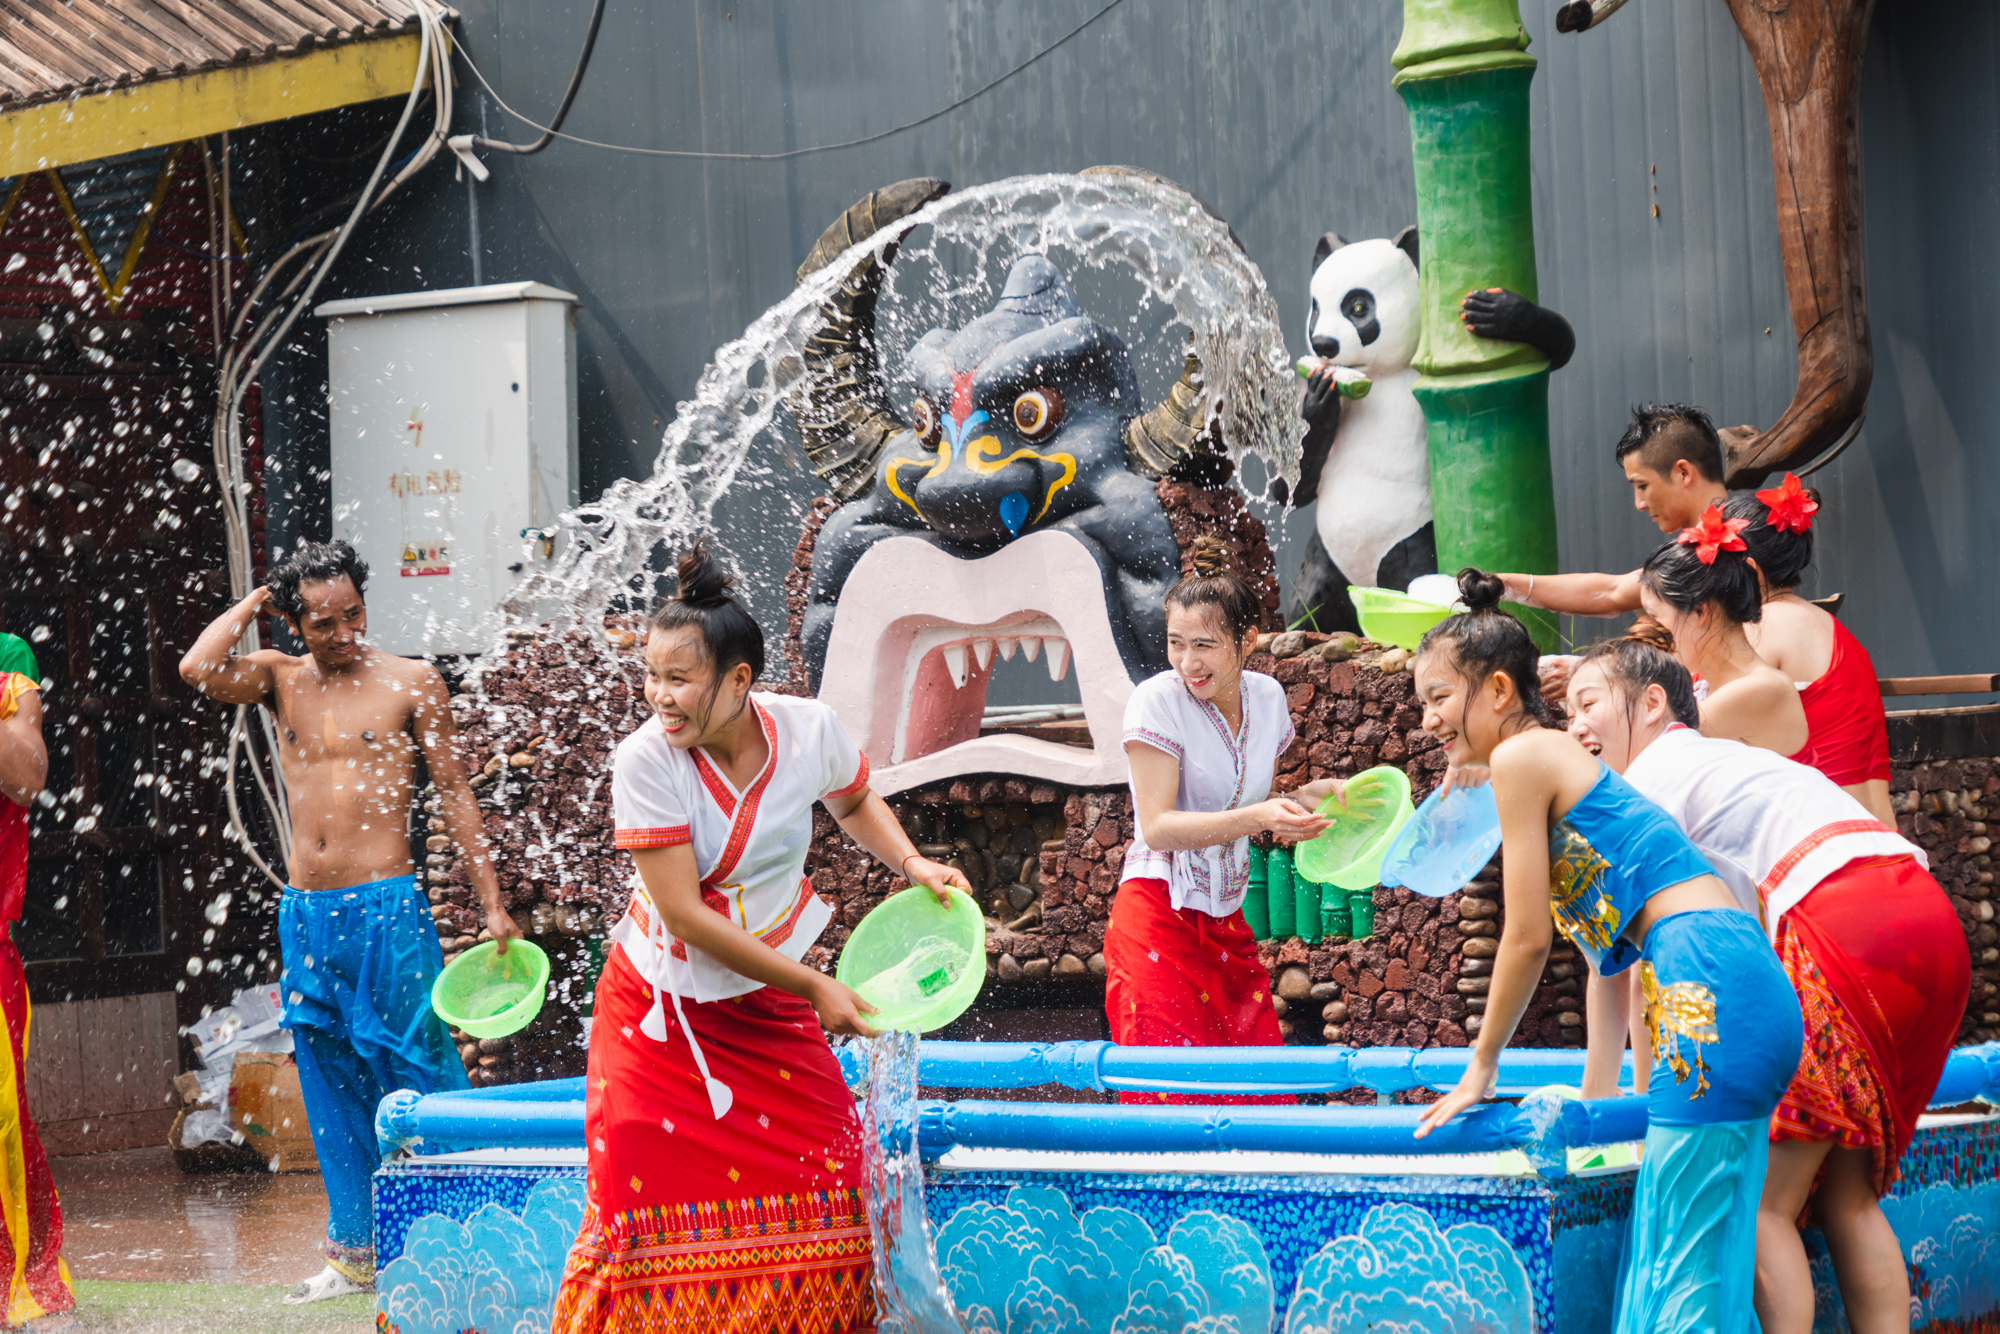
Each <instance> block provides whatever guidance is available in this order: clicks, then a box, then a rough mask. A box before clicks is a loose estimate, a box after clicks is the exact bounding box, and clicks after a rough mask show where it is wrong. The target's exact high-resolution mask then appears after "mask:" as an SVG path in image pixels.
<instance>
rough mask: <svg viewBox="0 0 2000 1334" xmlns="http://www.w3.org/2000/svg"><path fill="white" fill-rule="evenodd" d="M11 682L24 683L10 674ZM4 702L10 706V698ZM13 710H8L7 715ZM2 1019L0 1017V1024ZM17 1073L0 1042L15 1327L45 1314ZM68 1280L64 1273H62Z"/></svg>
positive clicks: (1, 1180)
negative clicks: (36, 1270) (33, 1262)
mask: <svg viewBox="0 0 2000 1334" xmlns="http://www.w3.org/2000/svg"><path fill="white" fill-rule="evenodd" d="M11 678H12V679H11V680H10V681H9V683H8V684H9V686H10V687H11V686H12V683H13V681H18V680H26V679H27V678H25V677H23V676H21V675H20V674H19V673H12V674H11ZM8 702H9V703H10V704H11V702H12V697H11V696H10V697H9V700H8ZM12 712H13V710H12V709H11V708H9V709H8V713H9V714H11V713H12ZM31 1014H32V1007H31V1011H30V1014H29V1015H23V1016H21V1057H22V1059H23V1060H25V1059H27V1054H28V1020H29V1018H30V1017H31ZM5 1022H6V1016H4V1015H0V1023H5ZM20 1080H21V1072H20V1071H19V1070H17V1069H16V1068H15V1066H14V1044H13V1043H11V1042H6V1041H0V1215H4V1216H5V1218H6V1220H7V1237H8V1239H9V1240H10V1241H12V1242H13V1243H14V1281H13V1283H12V1284H11V1285H10V1286H9V1287H8V1289H7V1291H8V1299H7V1323H8V1324H10V1325H18V1324H21V1323H23V1322H24V1321H28V1320H33V1319H35V1318H36V1317H37V1316H41V1315H45V1314H47V1312H46V1311H44V1310H43V1308H42V1304H41V1303H40V1302H38V1301H36V1300H35V1298H34V1295H33V1294H32V1293H30V1292H29V1291H28V1155H27V1149H26V1147H25V1146H24V1145H23V1144H22V1142H21V1088H20ZM63 1278H64V1280H65V1281H67V1280H68V1278H69V1273H68V1271H67V1270H65V1271H64V1273H63Z"/></svg>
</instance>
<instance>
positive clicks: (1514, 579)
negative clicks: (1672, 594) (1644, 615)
mask: <svg viewBox="0 0 2000 1334" xmlns="http://www.w3.org/2000/svg"><path fill="white" fill-rule="evenodd" d="M1500 582H1501V583H1503V584H1505V585H1507V592H1506V599H1507V601H1509V602H1518V603H1520V604H1521V605H1522V606H1524V607H1542V608H1545V609H1547V610H1549V611H1559V612H1563V613H1565V614H1567V615H1570V616H1617V615H1620V614H1622V613H1624V612H1628V611H1637V610H1639V572H1638V571H1637V570H1633V571H1632V572H1631V573H1629V574H1503V575H1501V576H1500Z"/></svg>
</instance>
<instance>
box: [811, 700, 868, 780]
mask: <svg viewBox="0 0 2000 1334" xmlns="http://www.w3.org/2000/svg"><path fill="white" fill-rule="evenodd" d="M819 715H820V725H819V758H820V782H819V790H820V795H821V796H822V797H849V796H853V795H854V794H855V793H856V792H859V791H860V790H861V789H862V788H864V787H866V786H868V757H867V756H866V755H864V754H862V753H861V747H859V746H857V745H855V744H854V738H853V737H851V736H849V735H848V734H847V729H846V728H845V727H842V726H841V725H840V718H839V716H838V715H836V714H835V713H834V711H833V710H832V709H829V708H827V707H825V706H824V705H822V706H820V709H819Z"/></svg>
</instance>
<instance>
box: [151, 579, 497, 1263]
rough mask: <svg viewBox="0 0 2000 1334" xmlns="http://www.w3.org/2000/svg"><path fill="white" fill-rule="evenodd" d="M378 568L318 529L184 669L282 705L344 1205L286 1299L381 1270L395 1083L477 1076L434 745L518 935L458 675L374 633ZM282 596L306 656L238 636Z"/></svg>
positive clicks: (330, 1189)
mask: <svg viewBox="0 0 2000 1334" xmlns="http://www.w3.org/2000/svg"><path fill="white" fill-rule="evenodd" d="M367 580H368V566H367V563H366V562H364V561H363V560H362V559H361V558H360V557H359V556H357V555H355V553H354V548H353V547H351V546H349V545H348V544H347V543H345V542H313V543H307V544H305V545H303V546H301V547H300V548H299V549H298V550H297V551H296V552H294V553H293V554H292V555H291V556H290V557H288V558H287V559H285V560H284V561H281V562H280V563H279V564H278V565H277V566H276V567H274V568H273V569H272V570H271V577H270V582H269V583H268V584H266V585H265V586H263V587H261V588H258V589H257V590H256V591H255V592H253V593H251V594H250V596H249V597H247V598H244V599H243V601H241V602H239V603H238V604H237V605H236V606H234V607H232V608H231V609H230V610H229V611H227V612H225V613H224V614H223V615H222V616H221V617H219V618H218V619H217V620H216V621H215V622H214V623H213V624H212V625H210V626H209V627H208V629H206V630H204V631H202V633H201V637H200V638H199V639H197V640H196V641H195V644H194V647H193V648H191V649H189V650H188V653H187V656H186V657H185V658H183V659H182V660H181V677H182V679H183V680H185V681H187V683H188V684H189V685H192V686H193V687H194V688H195V689H197V690H199V691H201V692H202V693H203V694H205V695H208V696H209V697H211V698H213V699H217V700H221V701H222V702H223V703H225V704H259V705H263V706H264V707H265V708H268V709H270V710H271V712H272V713H273V715H274V716H275V717H276V719H277V738H278V751H279V762H280V764H281V766H282V768H283V770H284V777H285V793H286V798H287V802H288V805H289V807H290V811H291V821H292V847H291V861H290V865H289V866H288V867H287V872H288V875H287V888H286V890H285V893H284V897H283V900H282V902H281V904H280V907H279V910H278V939H279V945H280V947H281V949H282V953H283V956H284V977H283V982H282V985H283V989H284V995H285V1012H284V1025H285V1027H287V1028H289V1029H291V1030H292V1032H293V1035H294V1037H295V1038H296V1039H297V1057H298V1065H299V1084H300V1087H301V1090H302V1091H303V1093H304V1095H305V1102H306V1117H307V1120H308V1121H309V1122H310V1123H311V1125H312V1133H313V1145H314V1148H315V1149H316V1150H317V1151H318V1154H319V1163H320V1172H321V1175H322V1177H323V1179H324V1181H325V1183H326V1192H327V1204H328V1215H329V1217H328V1223H327V1237H328V1244H327V1257H328V1264H327V1267H326V1268H325V1269H324V1270H322V1271H321V1272H320V1273H318V1274H316V1275H314V1276H313V1277H312V1278H310V1279H307V1280H306V1281H305V1282H303V1283H300V1284H299V1285H298V1287H297V1288H295V1289H294V1290H293V1291H292V1293H291V1294H290V1295H289V1296H288V1297H286V1298H285V1300H286V1301H287V1302H292V1303H300V1302H311V1301H319V1300H322V1299H324V1298H327V1297H337V1296H341V1295H343V1294H346V1293H350V1292H361V1291H367V1290H369V1289H371V1288H372V1287H373V1286H374V1281H375V1244H374V1242H375V1223H374V1208H373V1200H372V1196H371V1191H370V1179H371V1177H372V1175H373V1172H374V1168H375V1161H376V1148H375V1129H374V1123H375V1107H376V1104H377V1103H379V1102H380V1101H381V1100H382V1098H383V1097H384V1096H386V1095H387V1094H389V1093H391V1092H394V1091H395V1090H397V1089H404V1088H413V1089H416V1090H417V1091H418V1092H421V1093H430V1092H434V1091H436V1090H438V1089H451V1088H464V1087H465V1086H466V1077H465V1067H464V1065H463V1064H462V1063H461V1061H460V1059H459V1055H458V1050H457V1048H456V1047H455V1046H453V1044H452V1041H451V1035H450V1034H449V1032H448V1031H447V1030H446V1029H445V1027H444V1025H443V1024H442V1023H441V1022H440V1021H439V1020H438V1019H437V1017H436V1016H435V1015H433V1014H432V1013H431V1012H430V994H431V983H432V982H433V981H434V980H435V979H436V977H437V974H438V971H439V969H440V968H441V967H442V966H443V955H442V953H441V951H440V949H439V947H438V940H437V930H436V927H435V925H434V924H433V921H432V918H431V913H430V903H429V901H428V900H427V898H426V897H425V895H424V893H423V891H422V890H421V889H419V888H418V887H417V882H416V876H415V874H414V868H413V867H412V865H411V861H410V827H409V817H410V807H411V798H412V796H413V795H414V790H415V786H416V772H417V757H418V756H419V755H422V757H423V760H424V763H425V765H426V766H427V767H428V769H429V772H430V776H431V781H432V782H433V783H435V784H436V785H437V790H438V796H439V798H440V800H441V802H442V805H443V813H444V818H445V827H446V828H447V830H449V831H450V834H451V837H452V840H453V841H454V842H455V843H456V844H457V845H458V849H459V854H460V855H461V856H462V857H464V858H465V861H466V864H467V865H468V866H469V867H470V868H471V872H472V881H473V884H474V885H475V886H476V887H477V889H478V892H479V897H480V902H481V903H482V904H483V905H484V907H485V910H486V930H487V931H488V932H489V933H491V935H492V936H493V937H495V938H496V939H498V940H499V942H500V946H499V948H500V949H501V950H503V951H504V950H505V949H506V947H507V945H506V942H507V941H508V939H509V938H511V937H515V936H518V935H519V934H520V931H519V929H518V928H517V927H516V926H515V925H514V921H513V919H512V918H511V917H509V916H508V915H507V912H506V909H505V908H504V907H503V906H502V905H501V901H500V887H499V884H498V883H497V881H496V880H495V879H494V875H493V863H492V855H491V852H490V850H489V849H488V847H487V842H486V833H485V827H484V825H483V824H482V822H481V820H480V815H479V808H478V805H477V803H476V802H475V801H474V799H473V796H472V787H471V784H470V782H469V781H468V780H467V777H466V771H465V762H464V760H463V759H462V758H461V757H460V756H459V753H458V734H457V729H456V728H455V727H454V726H453V724H452V717H451V708H450V703H449V699H448V696H447V694H446V691H445V685H444V681H443V679H442V678H441V677H439V675H438V673H437V670H436V669H435V668H433V667H431V666H430V665H429V664H428V663H424V662H421V661H415V660H411V659H407V658H398V657H393V656H391V655H389V654H386V653H383V652H381V651H380V650H378V649H375V648H371V647H370V646H369V644H368V640H367V635H368V609H367V606H366V605H365V604H364V603H363V602H362V598H361V591H362V588H363V587H364V585H365V584H366V583H367ZM266 607H272V608H275V609H276V610H277V611H278V613H279V614H280V615H282V616H283V617H284V618H285V623H286V625H287V626H289V627H290V628H291V631H292V633H293V634H294V635H297V636H298V638H299V639H300V640H301V641H303V642H304V644H305V647H306V653H305V656H303V657H293V656H292V655H290V654H288V653H279V652H277V651H275V650H272V649H262V650H259V651H258V652H255V653H248V654H239V653H237V652H235V651H234V647H235V645H236V644H237V642H238V641H239V640H240V639H241V638H242V635H243V632H244V630H245V628H247V627H248V626H249V624H250V618H251V617H253V616H255V615H257V614H258V612H260V611H262V610H263V609H264V608H266Z"/></svg>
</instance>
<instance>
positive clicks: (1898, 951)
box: [1771, 857, 1972, 1195]
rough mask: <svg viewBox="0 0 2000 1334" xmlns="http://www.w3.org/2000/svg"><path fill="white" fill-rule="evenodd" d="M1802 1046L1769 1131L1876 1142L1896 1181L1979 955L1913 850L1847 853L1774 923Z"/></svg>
mask: <svg viewBox="0 0 2000 1334" xmlns="http://www.w3.org/2000/svg"><path fill="white" fill-rule="evenodd" d="M1778 958H1779V959H1780V961H1782V962H1783V964H1784V966H1785V972H1786V973H1787V974H1788V975H1789V976H1790V977H1791V979H1792V986H1793V988H1794V989H1795V990H1796V991H1797V992H1798V993H1799V1009H1800V1010H1801V1011H1802V1012H1803V1014H1804V1016H1805V1025H1806V1043H1805V1050H1804V1051H1803V1052H1802V1053H1801V1054H1800V1057H1799V1069H1798V1073H1797V1074H1796V1075H1794V1076H1793V1077H1792V1083H1791V1087H1789V1088H1787V1089H1786V1090H1785V1096H1784V1099H1783V1101H1781V1102H1780V1103H1779V1104H1778V1110H1777V1111H1776V1112H1774V1113H1773V1114H1772V1116H1771V1139H1772V1141H1773V1142H1776V1141H1779V1140H1803V1141H1807V1142H1810V1143H1818V1142H1821V1141H1826V1140H1831V1141H1832V1142H1833V1143H1834V1144H1836V1145H1838V1146H1839V1147H1842V1148H1850V1149H1864V1148H1865V1149H1868V1150H1870V1151H1871V1153H1872V1155H1873V1158H1874V1169H1873V1173H1872V1175H1873V1178H1874V1183H1875V1193H1876V1194H1877V1195H1882V1194H1884V1193H1886V1192H1887V1191H1888V1189H1889V1187H1890V1186H1891V1185H1893V1184H1894V1183H1895V1181H1896V1177H1897V1174H1898V1166H1897V1164H1898V1163H1899V1162H1900V1161H1901V1159H1902V1156H1903V1151H1904V1150H1905V1149H1907V1148H1909V1146H1910V1137H1911V1136H1912V1135H1914V1134H1915V1133H1916V1129H1917V1118H1918V1117H1919V1116H1921V1115H1923V1111H1924V1108H1925V1106H1926V1105H1927V1104H1928V1103H1929V1102H1930V1098H1931V1095H1932V1094H1933V1093H1935V1092H1936V1091H1937V1082H1938V1077H1939V1076H1940V1075H1942V1074H1943V1073H1944V1063H1945V1058H1946V1057H1947V1056H1949V1055H1950V1054H1951V1043H1952V1039H1953V1038H1954V1037H1956V1036H1957V1035H1958V1025H1959V1020H1960V1019H1961V1018H1962V1017H1963V1016H1964V1014H1965V1001H1966V995H1967V993H1968V991H1969V989H1970V987H1971V983H1972V959H1971V955H1970V953H1969V952H1968V950H1967V948H1966V943H1965V931H1964V929H1963V928H1962V927H1960V926H1959V923H1958V915H1957V914H1956V913H1955V912H1953V911H1952V907H1951V901H1950V900H1949V899H1947V898H1946V897H1945V893H1944V890H1943V889H1942V888H1941V887H1940V886H1939V885H1938V882H1937V881H1936V880H1934V879H1932V878H1931V876H1930V874H1929V873H1928V872H1926V871H1925V870H1924V869H1923V868H1922V867H1920V866H1918V865H1917V863H1916V860H1915V859H1914V858H1911V857H1868V858H1863V859H1861V860H1859V861H1854V862H1849V863H1848V864H1847V865H1846V866H1843V867H1841V868H1840V869H1839V870H1838V871H1836V872H1834V873H1833V874H1832V875H1830V876H1828V877H1827V878H1826V879H1824V880H1822V881H1820V883H1819V884H1818V885H1817V886H1815V887H1814V888H1813V890H1812V892H1811V893H1810V894H1808V895H1806V897H1805V898H1804V899H1802V900H1801V901H1800V902H1799V903H1798V904H1797V906H1795V907H1793V908H1792V909H1791V911H1789V912H1787V913H1786V914H1785V915H1784V916H1783V917H1782V918H1780V919H1779V921H1778Z"/></svg>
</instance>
